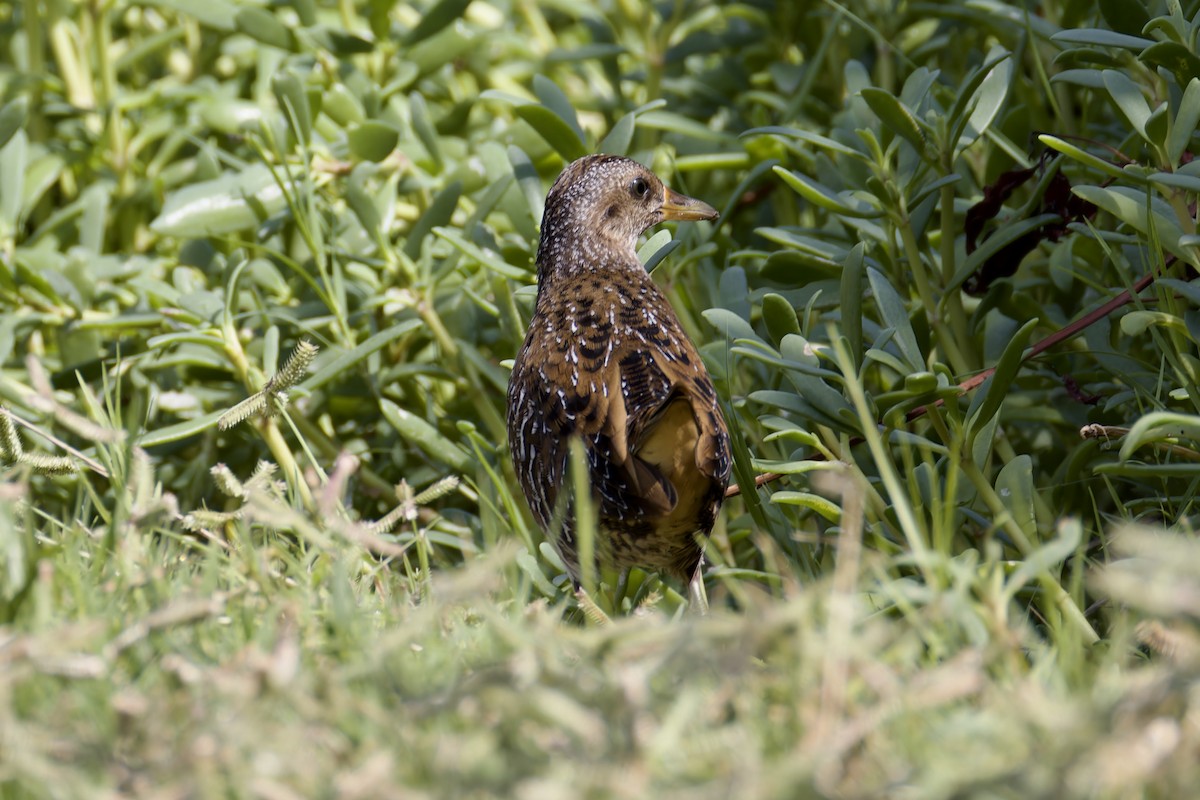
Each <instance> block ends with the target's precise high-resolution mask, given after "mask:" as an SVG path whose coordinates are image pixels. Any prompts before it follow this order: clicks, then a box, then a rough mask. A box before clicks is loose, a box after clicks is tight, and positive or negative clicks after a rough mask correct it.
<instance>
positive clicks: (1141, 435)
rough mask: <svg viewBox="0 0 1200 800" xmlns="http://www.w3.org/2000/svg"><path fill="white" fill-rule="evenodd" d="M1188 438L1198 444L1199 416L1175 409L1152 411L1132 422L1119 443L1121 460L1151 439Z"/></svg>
mask: <svg viewBox="0 0 1200 800" xmlns="http://www.w3.org/2000/svg"><path fill="white" fill-rule="evenodd" d="M1180 438H1182V439H1188V440H1190V441H1192V443H1195V444H1200V416H1195V415H1192V414H1178V413H1176V411H1152V413H1150V414H1146V415H1145V416H1142V417H1140V419H1139V420H1138V421H1136V422H1134V425H1133V427H1132V428H1130V429H1129V433H1128V434H1127V435H1126V438H1124V441H1123V443H1122V444H1121V452H1120V457H1121V461H1128V459H1129V458H1130V457H1132V456H1133V453H1134V451H1135V450H1138V449H1140V447H1142V446H1145V445H1147V444H1150V443H1153V441H1164V440H1171V439H1180Z"/></svg>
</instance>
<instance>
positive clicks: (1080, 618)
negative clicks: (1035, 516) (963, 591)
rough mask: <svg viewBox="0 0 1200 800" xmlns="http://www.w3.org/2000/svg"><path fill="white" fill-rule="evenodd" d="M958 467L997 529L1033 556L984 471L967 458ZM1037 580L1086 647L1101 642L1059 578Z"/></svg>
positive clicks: (1045, 575)
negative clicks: (1080, 635)
mask: <svg viewBox="0 0 1200 800" xmlns="http://www.w3.org/2000/svg"><path fill="white" fill-rule="evenodd" d="M960 466H961V468H962V470H963V472H964V473H965V474H966V476H967V478H968V479H969V480H970V481H971V483H972V484H973V485H974V486H975V490H976V491H977V492H979V496H980V498H981V499H982V500H983V502H984V504H985V505H986V506H987V507H988V510H989V511H990V512H991V514H992V516H993V524H994V525H995V526H996V527H998V528H1003V529H1004V531H1005V532H1006V533H1007V534H1008V535H1009V537H1010V538H1011V539H1012V540H1013V543H1014V544H1016V545H1017V549H1018V550H1019V551H1020V552H1021V555H1023V556H1024V557H1025V558H1029V557H1030V556H1032V555H1033V551H1034V545H1033V543H1032V542H1030V541H1029V537H1027V536H1026V535H1025V531H1024V530H1023V529H1022V528H1021V526H1020V525H1018V524H1017V521H1016V520H1015V519H1013V516H1012V514H1010V513H1009V511H1008V507H1007V506H1005V505H1004V501H1003V500H1001V499H1000V495H998V494H996V490H995V489H994V488H993V487H992V484H991V483H989V482H988V480H987V478H985V477H984V475H983V472H981V471H980V469H979V467H978V466H976V465H975V462H974V461H972V460H971V459H969V458H964V459H962V460H961V461H960ZM1038 578H1039V580H1040V581H1041V583H1042V589H1043V590H1044V591H1045V592H1046V594H1047V596H1048V597H1049V600H1050V602H1051V603H1052V604H1053V607H1054V608H1055V609H1057V610H1058V612H1059V613H1061V614H1062V615H1063V617H1064V618H1065V619H1066V620H1067V621H1068V622H1069V623H1070V624H1071V625H1073V626H1074V627H1075V628H1076V629H1077V630H1078V631H1079V632H1080V634H1082V636H1083V637H1084V640H1085V641H1087V642H1088V643H1089V644H1091V643H1094V642H1098V641H1100V637H1099V635H1097V633H1096V630H1095V629H1094V628H1093V627H1092V625H1091V623H1090V622H1088V621H1087V617H1085V616H1084V614H1083V612H1082V611H1080V610H1079V606H1078V605H1076V603H1075V600H1074V598H1072V597H1071V595H1070V593H1069V592H1067V590H1066V589H1064V588H1063V586H1062V584H1061V583H1059V581H1058V579H1057V578H1055V577H1054V576H1053V575H1051V574H1050V571H1049V570H1048V569H1042V571H1041V572H1040V573H1039V574H1038ZM1046 610H1049V609H1046Z"/></svg>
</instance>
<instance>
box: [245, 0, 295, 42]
mask: <svg viewBox="0 0 1200 800" xmlns="http://www.w3.org/2000/svg"><path fill="white" fill-rule="evenodd" d="M233 20H234V23H235V24H236V25H237V29H238V30H239V31H241V32H242V33H244V34H246V35H247V36H249V37H251V38H252V39H257V40H258V41H260V42H262V43H263V44H265V45H267V46H268V47H278V48H279V49H280V50H296V49H297V44H296V36H295V34H293V33H292V31H291V29H290V28H288V27H287V26H286V25H284V24H283V23H282V22H280V21H279V17H277V16H275V15H274V14H272V13H271V12H270V11H267V10H266V9H265V8H260V7H258V6H242V7H241V8H240V9H239V10H238V12H237V14H236V15H235V16H234V18H233Z"/></svg>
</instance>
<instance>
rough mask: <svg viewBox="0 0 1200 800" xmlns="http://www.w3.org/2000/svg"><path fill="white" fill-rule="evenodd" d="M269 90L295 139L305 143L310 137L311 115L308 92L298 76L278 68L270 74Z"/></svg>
mask: <svg viewBox="0 0 1200 800" xmlns="http://www.w3.org/2000/svg"><path fill="white" fill-rule="evenodd" d="M271 91H272V92H274V93H275V102H277V103H279V107H280V109H282V110H283V112H284V117H285V118H286V119H287V122H288V125H289V127H291V128H292V134H293V135H294V136H295V137H296V141H298V142H300V143H302V144H306V145H307V144H308V143H309V141H310V140H311V138H312V116H313V115H312V106H311V105H310V104H309V101H308V92H307V91H306V90H305V88H304V84H303V83H302V82H301V80H300V77H299V76H298V75H296V73H295V72H292V71H291V70H289V69H283V70H280V71H278V72H276V73H275V74H274V75H273V76H271Z"/></svg>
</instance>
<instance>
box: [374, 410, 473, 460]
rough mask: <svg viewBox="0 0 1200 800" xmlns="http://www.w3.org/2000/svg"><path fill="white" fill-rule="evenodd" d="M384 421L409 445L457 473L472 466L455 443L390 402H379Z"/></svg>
mask: <svg viewBox="0 0 1200 800" xmlns="http://www.w3.org/2000/svg"><path fill="white" fill-rule="evenodd" d="M379 408H380V411H382V412H383V416H384V419H386V420H387V421H388V423H389V424H391V426H392V427H393V428H395V429H396V431H397V432H398V433H399V434H400V436H401V438H403V439H404V440H405V441H407V442H408V443H409V444H412V445H415V446H416V447H418V448H420V449H421V450H422V451H423V452H424V453H425V454H426V455H427V456H429V457H430V458H432V459H433V460H435V461H438V462H440V463H442V464H445V465H446V466H448V467H450V468H451V469H453V470H455V471H457V472H465V471H466V470H467V469H468V468H469V467H470V465H471V460H472V459H471V457H470V456H469V455H468V454H467V453H466V451H465V450H463V449H462V448H461V447H459V446H458V445H457V444H455V443H454V442H452V441H450V440H449V439H447V438H446V437H445V436H443V435H442V434H441V432H440V431H438V429H437V428H436V427H434V426H433V425H431V424H430V423H428V422H426V421H425V420H424V419H422V418H421V417H418V416H417V415H415V414H413V413H412V412H410V411H407V410H405V409H403V408H401V407H400V406H398V405H396V404H395V403H393V402H392V401H391V400H388V399H387V398H386V397H385V398H383V399H381V400H380V401H379Z"/></svg>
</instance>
